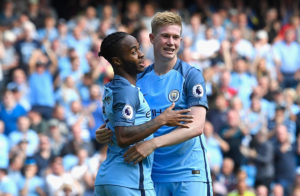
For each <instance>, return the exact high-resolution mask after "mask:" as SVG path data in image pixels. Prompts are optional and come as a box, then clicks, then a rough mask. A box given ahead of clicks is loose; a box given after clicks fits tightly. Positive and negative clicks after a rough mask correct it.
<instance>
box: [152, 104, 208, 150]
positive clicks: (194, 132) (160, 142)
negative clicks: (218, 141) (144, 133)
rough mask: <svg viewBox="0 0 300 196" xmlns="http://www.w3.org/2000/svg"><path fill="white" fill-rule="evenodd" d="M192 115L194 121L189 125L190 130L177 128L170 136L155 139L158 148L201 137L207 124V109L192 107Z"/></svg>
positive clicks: (153, 140)
mask: <svg viewBox="0 0 300 196" xmlns="http://www.w3.org/2000/svg"><path fill="white" fill-rule="evenodd" d="M190 114H191V115H192V116H193V117H194V121H193V122H192V123H189V124H188V125H189V128H176V129H175V130H174V131H172V132H170V133H168V134H165V135H161V136H159V137H155V138H153V139H152V142H153V143H154V144H155V146H156V148H160V147H164V146H171V145H175V144H179V143H182V142H184V141H187V140H189V139H191V138H193V137H196V136H199V135H201V134H202V133H203V127H204V123H205V116H206V109H205V108H204V107H192V110H191V112H190Z"/></svg>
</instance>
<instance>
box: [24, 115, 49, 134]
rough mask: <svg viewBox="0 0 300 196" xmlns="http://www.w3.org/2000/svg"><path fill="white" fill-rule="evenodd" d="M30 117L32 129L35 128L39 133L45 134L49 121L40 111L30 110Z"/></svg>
mask: <svg viewBox="0 0 300 196" xmlns="http://www.w3.org/2000/svg"><path fill="white" fill-rule="evenodd" d="M28 117H29V119H30V129H32V130H34V131H35V132H36V133H37V134H41V133H42V134H45V133H46V132H47V131H48V125H47V122H46V120H45V119H43V117H42V115H41V114H40V113H39V112H38V111H35V110H31V111H29V112H28Z"/></svg>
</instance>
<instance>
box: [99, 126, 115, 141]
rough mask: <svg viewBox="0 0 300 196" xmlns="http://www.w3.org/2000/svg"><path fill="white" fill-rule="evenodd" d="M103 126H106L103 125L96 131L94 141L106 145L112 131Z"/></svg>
mask: <svg viewBox="0 0 300 196" xmlns="http://www.w3.org/2000/svg"><path fill="white" fill-rule="evenodd" d="M105 126H106V124H103V125H101V126H100V127H99V128H98V129H97V130H96V140H97V142H98V143H100V144H107V143H110V142H111V137H112V131H111V130H110V129H108V128H106V127H105Z"/></svg>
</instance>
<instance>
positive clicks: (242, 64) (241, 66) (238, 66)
mask: <svg viewBox="0 0 300 196" xmlns="http://www.w3.org/2000/svg"><path fill="white" fill-rule="evenodd" d="M234 70H235V71H236V72H237V73H244V72H245V71H246V70H247V62H246V61H245V60H244V59H237V60H236V62H235V65H234Z"/></svg>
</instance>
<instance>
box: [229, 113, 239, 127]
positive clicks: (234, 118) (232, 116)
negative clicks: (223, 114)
mask: <svg viewBox="0 0 300 196" xmlns="http://www.w3.org/2000/svg"><path fill="white" fill-rule="evenodd" d="M227 121H228V124H229V126H231V127H238V126H239V124H240V116H239V113H238V112H237V111H234V110H230V111H229V112H228V114H227Z"/></svg>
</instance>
